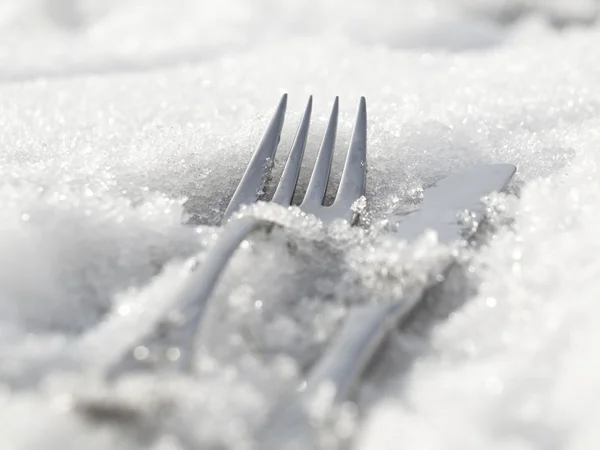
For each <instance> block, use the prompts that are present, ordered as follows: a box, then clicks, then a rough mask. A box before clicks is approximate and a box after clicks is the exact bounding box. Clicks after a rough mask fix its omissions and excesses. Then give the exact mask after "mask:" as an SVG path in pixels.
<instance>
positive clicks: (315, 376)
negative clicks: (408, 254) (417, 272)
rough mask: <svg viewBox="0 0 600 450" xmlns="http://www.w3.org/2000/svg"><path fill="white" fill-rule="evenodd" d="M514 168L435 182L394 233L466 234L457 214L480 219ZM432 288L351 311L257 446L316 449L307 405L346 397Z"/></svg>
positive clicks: (479, 170)
mask: <svg viewBox="0 0 600 450" xmlns="http://www.w3.org/2000/svg"><path fill="white" fill-rule="evenodd" d="M515 171H516V167H515V166H513V165H512V164H491V165H484V166H478V167H474V168H472V169H469V170H466V171H463V172H460V173H457V174H453V175H450V176H448V177H446V178H444V179H442V180H440V181H438V182H436V183H435V184H433V185H432V186H430V187H428V188H427V189H426V190H425V197H424V199H423V201H422V202H421V204H420V205H419V206H418V207H417V209H415V210H413V211H411V212H410V213H408V214H406V215H405V217H404V220H403V221H401V222H400V224H399V225H398V227H397V228H396V232H397V233H398V235H399V236H401V237H402V238H404V239H406V240H408V241H413V240H415V239H416V238H418V237H419V236H420V235H422V234H423V233H424V232H425V231H426V230H433V231H435V232H436V233H437V235H438V241H439V242H441V243H449V242H452V241H455V240H457V239H460V238H461V237H465V236H464V225H463V224H461V222H460V220H459V218H458V213H460V212H462V211H465V210H467V211H469V213H470V214H471V217H472V218H473V220H474V223H480V222H481V220H482V219H483V217H484V216H485V205H484V203H483V202H482V201H481V199H482V197H485V196H486V195H489V194H491V193H492V192H496V191H503V190H504V189H505V188H506V186H507V185H508V183H509V182H510V180H511V179H512V177H513V175H514V173H515ZM474 231H475V230H471V232H474ZM438 283H439V282H438ZM430 287H431V285H430V286H424V287H422V288H420V289H419V290H418V291H416V292H412V293H411V294H409V295H406V296H404V297H402V298H401V299H399V300H396V301H393V302H391V303H388V304H383V305H373V306H364V307H357V308H354V309H352V310H351V311H350V312H349V314H348V317H347V318H346V320H345V322H344V325H343V326H342V329H341V330H340V332H339V333H338V335H337V337H336V338H335V339H334V341H333V343H332V344H331V345H330V346H329V347H328V348H327V349H326V350H325V353H324V355H323V356H322V357H321V359H320V360H319V361H318V362H317V363H316V364H315V366H314V367H313V368H312V369H311V370H310V372H309V373H308V376H307V377H306V378H305V380H304V382H303V385H302V388H301V389H299V390H298V392H297V393H296V394H294V395H293V396H291V398H285V399H283V400H282V402H281V403H280V404H279V405H278V406H276V407H275V409H274V413H273V414H272V416H271V420H270V421H268V422H267V425H266V426H265V427H264V428H263V429H262V430H261V431H260V432H259V434H258V437H257V440H258V442H259V443H260V446H261V448H269V449H270V448H273V449H275V448H285V446H286V445H292V446H293V448H296V447H297V448H303V449H305V448H306V449H309V448H315V447H316V437H315V432H316V430H315V427H314V422H315V418H314V417H311V412H310V408H311V406H310V405H311V403H312V402H316V401H319V402H323V401H324V402H325V408H326V409H327V410H331V409H332V408H334V407H335V406H336V405H340V404H342V403H343V402H345V401H347V400H349V399H350V397H351V394H352V393H353V391H354V389H355V387H356V385H357V383H358V381H359V380H360V377H361V376H362V374H363V373H364V371H365V369H366V368H367V366H368V364H369V363H370V361H371V360H372V359H373V356H374V355H375V354H376V353H377V350H378V349H379V348H380V347H381V345H382V344H383V343H384V342H385V338H386V337H387V335H388V334H389V333H390V332H391V331H392V330H394V329H396V328H397V327H398V326H399V325H401V324H402V322H403V321H404V320H405V319H406V318H407V317H408V315H409V313H410V312H411V311H412V310H413V309H414V308H415V307H416V306H417V305H418V304H419V303H420V301H421V300H422V299H423V298H424V295H423V294H424V293H425V291H426V290H427V289H428V288H430ZM322 407H323V404H321V408H322ZM321 413H323V410H321ZM325 416H326V413H325Z"/></svg>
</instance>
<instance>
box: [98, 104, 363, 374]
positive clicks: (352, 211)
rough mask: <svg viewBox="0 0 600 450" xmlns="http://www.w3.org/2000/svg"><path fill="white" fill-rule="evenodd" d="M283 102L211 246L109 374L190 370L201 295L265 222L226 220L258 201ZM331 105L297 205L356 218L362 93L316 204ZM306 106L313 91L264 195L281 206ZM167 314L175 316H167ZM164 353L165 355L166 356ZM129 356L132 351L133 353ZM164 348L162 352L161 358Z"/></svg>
mask: <svg viewBox="0 0 600 450" xmlns="http://www.w3.org/2000/svg"><path fill="white" fill-rule="evenodd" d="M286 106H287V94H284V95H283V97H282V98H281V100H280V102H279V105H278V106H277V109H276V112H275V114H274V116H273V118H272V119H271V121H270V123H269V125H268V128H267V131H266V133H265V134H264V136H263V138H262V140H261V142H260V144H259V145H258V147H257V149H256V150H255V152H254V154H253V156H252V159H251V161H250V164H249V165H248V167H247V169H246V171H245V173H244V175H243V177H242V180H241V181H240V183H239V185H238V187H237V189H236V191H235V193H234V195H233V197H232V199H231V201H230V202H229V205H228V207H227V209H226V211H225V214H224V217H223V223H226V225H225V229H224V230H223V232H222V234H221V236H219V239H218V241H217V242H216V243H215V245H214V246H213V247H212V248H211V249H210V250H209V251H208V254H207V257H206V259H205V261H204V263H203V264H202V266H200V267H198V268H197V269H196V270H195V271H193V272H192V273H191V274H190V276H189V278H188V279H187V280H186V282H185V286H183V289H182V290H181V291H180V294H179V295H178V297H177V298H176V299H175V301H174V302H173V304H172V305H171V307H170V310H169V311H168V312H166V314H165V315H164V317H165V320H162V321H161V323H158V324H156V326H155V327H154V328H153V329H152V330H151V332H150V333H149V334H147V335H145V336H143V337H142V339H141V340H138V341H137V342H135V344H134V345H133V346H130V347H129V348H128V350H127V351H126V352H125V354H124V355H123V357H122V358H120V359H119V360H118V361H117V363H116V364H114V365H112V366H111V367H110V368H109V370H108V376H109V377H114V376H117V375H118V374H120V373H122V372H123V371H126V370H130V369H132V368H134V367H135V366H137V365H139V363H142V364H143V363H144V362H154V363H155V364H156V361H157V360H158V361H160V363H161V365H163V367H164V366H170V367H172V368H178V369H179V370H190V369H191V366H192V357H193V342H194V337H195V334H196V332H197V330H198V328H199V327H200V326H201V321H202V317H203V313H204V311H205V310H206V305H207V302H208V299H209V297H210V295H211V293H212V291H213V289H214V287H215V285H216V283H217V281H218V279H219V277H220V276H221V274H222V273H223V271H224V270H225V268H226V266H227V263H228V261H229V259H230V258H231V256H232V255H233V253H234V252H235V250H236V249H237V247H238V246H239V244H240V243H241V242H242V241H243V240H244V239H245V238H246V237H247V236H248V235H249V234H250V233H251V232H253V231H254V230H256V229H258V228H259V227H261V226H263V225H265V223H266V222H265V221H262V220H260V219H256V218H251V217H243V218H241V219H236V220H229V219H230V218H231V217H232V216H233V215H234V214H235V213H236V212H237V211H239V209H240V207H242V206H243V205H247V204H251V203H253V202H255V201H257V200H258V198H259V192H260V191H261V190H262V188H263V185H264V181H265V178H266V175H267V174H268V171H269V168H270V166H272V164H271V162H272V161H273V158H274V156H275V152H276V150H277V147H278V144H279V140H280V135H281V130H282V127H283V122H284V117H285V110H286ZM338 110H339V99H338V98H337V97H336V99H335V101H334V104H333V109H332V111H331V116H330V118H329V122H328V124H327V127H326V129H325V135H324V137H323V140H322V142H321V146H320V149H319V152H318V155H317V160H316V163H315V166H314V168H313V171H312V175H311V178H310V181H309V183H308V187H307V190H306V194H305V195H304V199H303V200H302V203H301V204H300V205H299V206H300V209H301V210H302V211H304V212H306V213H308V214H312V215H315V216H316V217H318V218H319V219H320V220H321V221H322V222H323V224H324V225H329V224H331V223H332V222H333V221H335V220H337V219H343V220H346V221H348V222H349V223H350V224H355V223H356V220H357V218H358V214H357V212H356V208H353V206H354V204H355V202H356V201H357V200H359V199H360V198H361V197H362V196H364V194H365V185H366V152H367V136H366V135H367V129H366V121H367V110H366V101H365V98H364V97H361V99H360V102H359V107H358V113H357V117H356V122H355V125H354V130H353V132H352V137H351V141H350V146H349V149H348V153H347V156H346V162H345V165H344V169H343V172H342V177H341V181H340V185H339V187H338V190H337V194H336V198H335V200H334V202H333V204H332V205H331V206H324V205H323V201H324V198H325V193H326V190H327V185H328V182H329V174H330V171H331V163H332V158H333V150H334V146H335V136H336V131H337V122H338ZM311 111H312V97H309V100H308V104H307V105H306V109H305V112H304V115H303V117H302V119H301V121H300V125H299V127H298V131H297V134H296V137H295V139H294V142H293V144H292V148H291V150H290V153H289V156H288V159H287V162H286V165H285V167H284V170H283V173H282V175H281V178H280V180H279V183H278V185H277V188H276V190H275V194H274V195H273V198H272V200H271V201H272V202H274V203H277V204H280V205H284V206H289V205H291V203H292V198H293V196H294V192H295V189H296V186H297V182H298V175H299V173H300V166H301V163H302V159H303V155H304V149H305V147H306V141H307V137H308V129H309V123H310V117H311ZM227 221H229V222H227ZM173 313H174V314H173ZM174 316H176V317H178V318H179V320H168V319H166V318H167V317H174ZM136 349H137V351H136ZM140 349H141V351H140ZM172 349H177V351H175V352H173V351H170V352H169V350H172ZM167 353H168V354H170V355H171V358H169V357H168V354H167ZM135 355H137V356H138V357H137V358H136V357H135ZM140 355H142V356H143V358H142V361H140V358H139V356H140ZM163 355H164V356H167V357H165V358H163V357H162V356H163ZM172 355H177V358H173V357H172Z"/></svg>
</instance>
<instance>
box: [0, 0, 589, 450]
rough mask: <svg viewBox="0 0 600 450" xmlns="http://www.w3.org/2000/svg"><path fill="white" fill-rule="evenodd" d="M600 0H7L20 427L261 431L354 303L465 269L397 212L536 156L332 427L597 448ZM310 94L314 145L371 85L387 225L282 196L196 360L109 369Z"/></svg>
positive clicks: (373, 164)
mask: <svg viewBox="0 0 600 450" xmlns="http://www.w3.org/2000/svg"><path fill="white" fill-rule="evenodd" d="M598 7H599V4H598V2H596V1H592V0H588V1H586V0H577V1H575V0H562V1H560V0H547V1H543V0H530V1H527V0H504V1H503V0H455V1H447V0H437V1H434V0H430V1H424V2H414V1H408V0H396V1H392V0H387V1H386V0H378V1H368V0H364V1H355V2H348V1H343V0H320V1H318V0H313V1H305V2H296V1H292V0H287V1H281V0H255V1H253V2H250V1H247V0H220V1H214V2H206V1H192V0H172V1H169V2H164V1H159V0H105V1H99V0H98V1H92V0H80V1H77V0H4V1H3V2H2V3H1V4H0V205H1V208H0V219H1V220H0V361H2V363H1V364H0V405H1V406H0V423H2V427H1V429H0V448H2V449H4V448H6V449H13V448H14V449H19V450H20V449H25V450H30V449H40V448H44V449H80V448H87V449H137V448H152V449H155V450H166V449H169V450H171V449H179V448H210V447H211V446H215V447H216V446H225V447H230V448H248V447H249V446H251V444H252V442H251V436H252V433H253V431H254V430H255V429H256V427H258V426H260V425H261V423H262V422H263V421H264V420H265V417H266V416H267V414H268V412H269V409H270V408H271V407H272V406H273V403H274V401H275V400H276V399H277V398H278V397H279V396H280V395H283V394H284V393H286V392H289V391H290V390H292V389H294V388H295V387H296V385H297V383H298V382H299V380H300V379H301V373H302V370H304V369H305V368H306V367H308V366H309V365H310V364H311V363H312V362H313V361H314V360H315V358H317V357H318V355H319V354H320V351H321V349H322V348H323V345H325V344H326V343H327V341H328V340H329V339H330V337H331V336H332V335H333V333H334V332H335V330H336V326H337V325H338V324H339V323H340V321H341V320H343V318H344V316H345V314H346V312H347V308H348V307H349V306H351V305H355V304H360V303H365V302H379V301H386V300H388V299H389V298H391V297H394V296H398V295H400V294H401V293H402V291H403V289H405V288H406V287H407V286H409V285H414V284H418V283H421V282H422V280H423V276H424V274H428V273H431V272H434V273H435V272H436V271H439V270H441V269H440V267H441V266H443V264H441V263H442V262H443V261H445V260H446V259H447V258H448V257H449V255H450V253H451V251H452V249H451V248H446V247H443V246H440V245H437V244H436V242H435V240H434V239H433V240H432V239H431V237H424V238H423V239H422V240H421V241H419V242H417V243H415V244H414V245H410V246H408V245H406V243H404V242H402V241H401V240H399V239H398V238H397V237H395V236H394V234H393V231H390V230H393V222H394V220H395V214H397V213H398V212H400V211H402V210H403V209H405V208H408V207H410V205H411V204H412V203H413V202H414V201H417V200H418V198H419V195H420V192H421V191H422V189H423V188H424V187H426V186H427V185H429V184H430V183H432V182H433V181H435V180H436V179H438V178H440V177H442V176H445V175H447V174H449V173H451V172H454V171H457V170H460V169H463V168H467V167H470V166H472V165H474V164H477V163H489V162H508V163H513V164H515V165H517V166H518V174H517V179H516V180H515V182H514V183H513V185H512V188H511V189H512V190H511V194H510V195H508V196H498V197H496V198H494V199H490V217H491V218H490V223H489V224H488V227H487V228H486V230H485V233H484V236H482V240H481V241H482V242H481V246H480V247H479V248H477V249H474V250H469V251H466V252H463V254H461V258H462V259H463V260H464V263H463V264H462V265H461V270H460V271H458V273H456V274H455V276H453V277H451V279H450V280H448V283H447V284H446V285H445V287H444V289H443V290H441V291H439V292H434V293H433V294H432V295H431V298H430V299H428V302H427V305H426V308H423V310H421V311H420V312H419V314H417V316H416V317H415V320H414V322H413V323H412V324H411V325H410V326H409V327H408V328H407V329H406V330H402V331H401V332H398V333H397V334H396V335H395V336H394V338H393V339H392V340H391V342H390V344H389V346H388V347H387V349H386V352H385V354H384V355H382V357H381V359H380V361H379V362H378V364H377V366H376V367H374V369H373V371H372V372H371V373H370V374H369V376H368V379H367V380H366V381H365V383H364V385H363V388H362V390H361V392H360V396H359V405H358V406H359V409H360V415H359V416H358V417H357V416H356V413H355V409H353V408H352V407H351V405H349V409H348V411H350V412H348V411H346V412H343V414H341V416H340V417H341V418H340V422H339V423H338V426H337V427H333V428H332V430H329V431H325V435H324V438H325V441H327V442H332V445H334V446H335V445H336V444H339V443H340V442H341V441H343V440H344V439H347V438H348V436H350V438H351V439H352V445H353V446H354V447H355V448H359V449H381V448H390V449H392V448H398V447H400V446H402V447H406V448H411V449H427V450H437V449H439V450H442V449H444V450H448V449H457V450H458V449H461V450H464V449H474V450H475V449H477V450H479V449H482V448H484V449H494V450H495V449H502V450H525V449H528V450H529V449H531V450H533V449H540V450H541V449H548V448H552V449H569V450H580V449H595V448H597V445H598V442H600V431H598V428H597V427H595V426H594V425H595V422H594V418H595V417H597V416H598V414H600V407H599V406H598V405H600V383H599V382H598V381H597V378H598V375H599V374H600V370H598V368H597V367H596V366H597V364H598V363H596V361H600V358H598V356H599V355H598V352H599V350H597V345H596V342H598V339H600V336H598V333H599V331H598V330H600V308H599V307H598V305H597V298H598V295H599V294H600V281H599V280H600V276H599V275H600V262H598V258H597V257H596V255H598V253H599V250H600V240H599V239H598V238H597V228H598V226H600V212H599V211H600V209H599V208H598V206H599V205H600V180H599V179H598V167H597V166H598V163H599V162H600V156H598V155H599V153H598V145H599V144H600V54H599V53H598V51H597V47H598V44H597V43H598V42H600V41H599V38H600V30H599V29H598V27H597V26H596V17H597V13H598ZM284 91H285V92H289V94H290V105H289V111H290V113H289V114H288V119H287V121H286V126H285V131H284V136H283V137H282V145H283V146H282V148H289V144H290V142H291V139H292V138H293V133H294V131H295V126H296V124H297V120H298V117H299V113H300V112H301V111H302V108H303V104H304V102H305V101H306V98H307V96H308V94H313V95H314V98H315V109H314V116H313V117H314V118H315V125H314V126H313V129H312V130H311V141H309V144H308V149H307V152H308V154H307V161H306V163H305V165H306V167H308V166H309V165H310V164H311V162H312V159H313V158H314V156H315V152H316V147H317V146H318V143H319V142H318V141H319V138H320V136H321V134H322V132H323V129H324V126H325V121H326V117H327V114H328V108H329V107H330V104H331V102H332V100H333V97H334V96H335V95H340V99H341V119H342V120H341V122H340V127H339V135H340V138H339V141H338V148H339V149H342V148H345V147H346V146H347V140H348V138H349V135H350V129H351V126H352V123H353V119H354V117H353V115H354V113H355V110H356V105H357V102H358V99H359V96H361V95H365V96H366V98H367V103H368V120H369V125H368V126H369V148H368V151H369V155H368V156H369V178H368V187H367V190H368V198H367V201H368V208H369V214H368V215H367V216H366V217H364V218H363V223H362V225H363V226H362V227H361V228H356V229H352V230H350V229H345V228H336V229H331V230H323V229H321V228H320V227H319V226H318V224H316V223H313V222H310V221H309V222H302V220H301V219H299V218H298V217H295V216H294V215H293V213H292V212H288V211H281V210H277V207H273V206H269V207H265V208H264V209H265V211H264V213H265V214H277V215H279V216H280V217H281V220H286V221H288V222H289V223H290V224H291V226H290V228H289V229H287V230H276V231H275V232H274V233H273V234H271V235H270V236H263V235H256V236H255V237H253V238H252V239H250V240H249V242H248V246H247V247H245V248H243V249H241V250H240V251H239V252H238V254H237V255H236V257H235V259H234V261H233V263H232V266H231V268H230V270H229V271H228V273H227V274H226V276H225V278H224V280H223V282H222V283H221V285H220V286H219V289H218V292H217V294H216V295H217V296H218V298H219V300H220V304H221V305H222V308H221V309H220V310H218V311H214V312H213V314H214V317H213V318H214V320H213V324H214V326H213V327H211V329H209V330H206V332H205V333H204V335H203V336H202V339H203V341H202V342H203V345H204V351H203V352H202V353H201V354H199V355H198V357H197V360H196V371H195V373H194V374H193V375H192V376H187V375H176V374H170V375H168V374H161V373H160V372H159V371H149V372H147V373H142V374H131V375H130V376H126V377H123V378H122V379H120V380H119V381H118V382H117V383H116V384H115V385H107V384H105V383H104V382H102V381H100V380H99V378H98V373H97V370H98V369H99V368H101V367H102V366H103V364H105V363H106V361H108V360H110V358H111V357H112V356H113V355H114V352H115V349H118V348H120V346H122V345H123V343H124V342H127V341H128V339H131V336H134V335H135V334H136V332H137V331H139V329H140V328H141V327H143V325H144V322H145V321H146V320H147V319H148V318H149V317H152V316H154V315H156V314H158V313H159V312H160V311H161V308H162V307H164V305H165V303H168V301H169V296H170V295H172V293H173V292H174V291H175V290H176V289H177V287H178V286H179V283H180V280H181V279H182V277H184V276H185V273H186V271H187V270H188V268H189V265H190V263H191V261H190V258H194V257H195V258H197V260H198V261H199V262H200V263H201V262H202V257H203V254H204V251H205V249H206V248H207V247H208V246H209V245H210V244H211V242H212V241H213V240H214V239H215V238H216V236H217V235H218V232H219V229H218V228H217V227H216V226H217V225H218V224H219V218H220V215H221V213H222V212H223V211H224V208H225V206H226V204H227V202H228V200H229V197H230V195H231V194H232V192H233V190H234V189H235V185H236V183H237V181H238V180H239V178H240V176H241V174H242V172H243V170H244V168H245V165H246V163H247V160H248V157H249V155H250V154H251V152H252V150H253V148H254V146H255V145H256V143H257V142H258V140H259V139H260V136H261V134H262V132H263V130H264V128H265V125H266V122H267V120H268V119H269V117H270V114H271V113H272V110H273V108H274V106H275V104H276V102H277V100H278V98H279V96H280V94H281V93H282V92H284ZM282 158H283V157H282ZM342 158H343V152H341V151H340V152H338V154H337V155H336V157H335V162H334V164H335V166H334V173H339V169H340V168H341V164H342ZM277 169H279V170H281V165H278V166H277V168H276V170H277ZM306 172H307V170H305V171H304V172H303V173H302V174H301V185H302V186H303V187H305V186H306V184H307V180H308V174H307V173H306ZM335 179H336V178H335V176H334V180H335ZM182 223H186V226H183V225H182ZM286 244H287V245H286ZM276 277H281V280H282V281H281V282H277V283H273V282H272V280H274V279H276ZM169 351H170V353H169ZM169 351H167V353H166V357H168V358H171V357H176V356H177V349H169ZM138 356H139V357H149V358H152V357H155V356H157V355H143V354H140V355H138ZM348 430H350V431H351V433H348Z"/></svg>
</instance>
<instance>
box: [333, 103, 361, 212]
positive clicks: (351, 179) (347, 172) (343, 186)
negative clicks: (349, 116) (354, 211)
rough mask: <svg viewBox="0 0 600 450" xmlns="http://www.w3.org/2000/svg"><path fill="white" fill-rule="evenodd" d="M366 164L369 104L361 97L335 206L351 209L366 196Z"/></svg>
mask: <svg viewBox="0 0 600 450" xmlns="http://www.w3.org/2000/svg"><path fill="white" fill-rule="evenodd" d="M366 163H367V104H366V101H365V98H364V97H361V98H360V103H359V105H358V113H357V115H356V123H355V124H354V131H353V132H352V139H351V141H350V147H349V148H348V155H347V156H346V163H345V164H344V171H343V172H342V180H341V181H340V187H339V188H338V192H337V196H336V199H335V202H334V203H335V204H340V205H343V206H348V207H350V206H351V205H352V203H354V202H355V201H356V200H357V199H358V198H360V197H361V196H363V195H365V187H366V184H367V177H366V172H367V171H366V167H367V165H366Z"/></svg>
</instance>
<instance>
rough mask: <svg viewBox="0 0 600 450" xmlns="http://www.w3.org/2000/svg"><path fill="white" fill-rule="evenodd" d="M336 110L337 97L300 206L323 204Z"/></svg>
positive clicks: (334, 132)
mask: <svg viewBox="0 0 600 450" xmlns="http://www.w3.org/2000/svg"><path fill="white" fill-rule="evenodd" d="M338 110H339V98H338V97H336V98H335V101H334V102H333V108H332V110H331V116H330V118H329V123H328V124H327V129H326V130H325V136H324V137H323V142H322V143H321V148H320V149H319V154H318V155H317V161H316V163H315V167H314V169H313V172H312V175H311V177H310V181H309V182H308V188H307V189H306V194H305V195H304V200H303V201H302V205H301V207H302V206H320V205H322V204H323V199H324V198H325V191H326V190H327V182H328V180H329V172H330V170H331V160H332V158H333V147H334V146H335V134H336V131H337V122H338Z"/></svg>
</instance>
